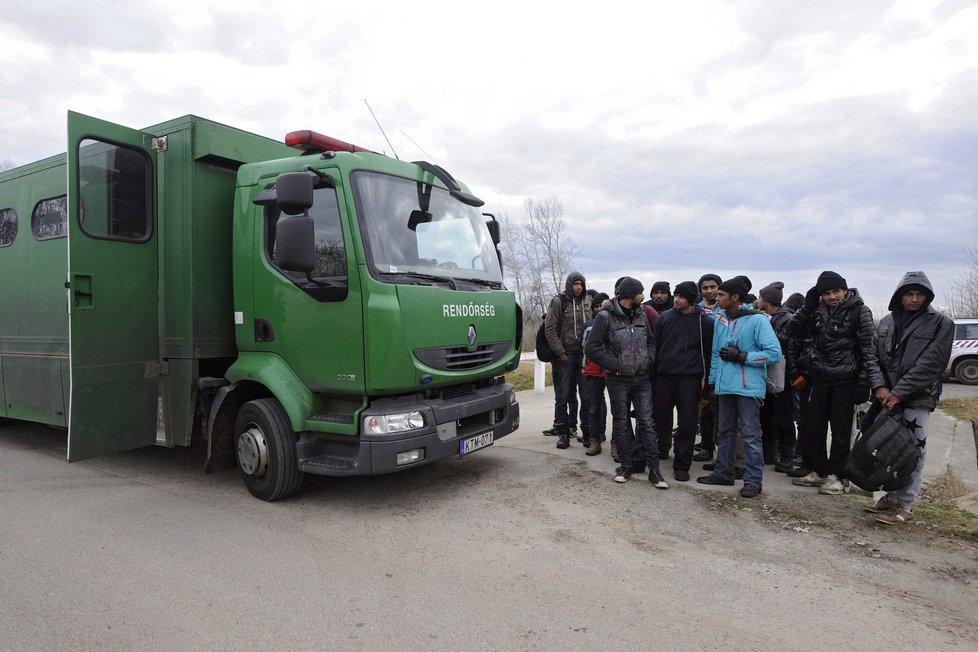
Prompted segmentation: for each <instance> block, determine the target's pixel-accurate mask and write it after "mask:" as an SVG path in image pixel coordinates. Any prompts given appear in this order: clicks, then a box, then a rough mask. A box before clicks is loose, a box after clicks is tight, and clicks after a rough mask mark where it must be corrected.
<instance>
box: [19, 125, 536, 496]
mask: <svg viewBox="0 0 978 652" xmlns="http://www.w3.org/2000/svg"><path fill="white" fill-rule="evenodd" d="M480 206H482V201H481V200H479V199H478V198H476V197H475V196H473V195H472V194H470V193H469V192H468V190H467V189H466V188H465V187H463V186H462V185H461V184H460V183H459V182H458V181H456V180H455V178H454V177H452V175H451V174H449V173H448V172H447V171H445V170H444V169H443V168H441V167H439V166H437V165H433V164H431V163H428V162H425V161H418V162H413V163H411V162H406V161H399V160H395V159H392V158H389V157H387V156H384V155H381V154H377V153H374V152H370V151H367V150H365V149H363V148H360V147H357V146H354V145H351V144H349V143H345V142H343V141H340V140H337V139H334V138H330V137H327V136H324V135H322V134H319V133H316V132H312V131H297V132H292V133H290V134H288V135H287V136H286V138H285V142H284V143H283V142H277V141H274V140H271V139H268V138H265V137H262V136H258V135H256V134H252V133H248V132H245V131H242V130H238V129H234V128H231V127H227V126H225V125H222V124H218V123H216V122H213V121H209V120H204V119H201V118H198V117H195V116H185V117H182V118H178V119H175V120H171V121H169V122H165V123H162V124H159V125H155V126H152V127H149V128H147V129H143V130H133V129H129V128H126V127H123V126H120V125H117V124H112V123H109V122H105V121H102V120H98V119H95V118H92V117H89V116H84V115H81V114H77V113H73V112H69V114H68V148H67V153H66V154H62V155H60V156H54V157H51V158H48V159H44V160H41V161H38V162H36V163H32V164H29V165H25V166H22V167H18V168H15V169H12V170H8V171H6V172H3V173H0V418H2V419H16V420H24V421H33V422H38V423H44V424H50V425H53V426H60V427H66V428H67V429H68V460H69V461H76V460H82V459H86V458H90V457H93V456H98V455H104V454H107V453H113V452H118V451H123V450H128V449H132V448H137V447H141V446H148V445H153V444H155V445H162V446H169V447H174V446H190V445H191V442H194V443H195V445H199V446H200V450H201V451H202V452H204V453H205V459H206V462H205V469H207V470H215V469H220V468H227V467H230V466H231V465H236V466H237V468H238V470H239V472H240V474H241V476H242V478H243V480H244V483H245V485H246V486H247V488H248V490H249V491H250V492H251V493H252V494H254V495H255V496H257V497H259V498H262V499H264V500H276V499H279V498H283V497H285V496H289V495H291V494H293V493H295V492H296V491H297V490H298V489H299V486H300V483H301V481H302V477H303V474H305V473H313V474H319V475H332V476H344V475H373V474H381V473H389V472H392V471H399V470H402V469H409V468H413V467H416V466H419V465H422V464H427V463H430V462H433V461H436V460H439V459H444V458H446V457H450V456H459V455H468V454H470V453H472V452H474V451H476V450H479V449H480V448H484V447H485V446H489V445H491V444H492V443H493V442H494V441H496V440H497V439H499V438H500V437H503V436H505V435H507V434H509V433H511V432H513V431H514V430H515V429H516V428H517V427H518V425H519V405H518V404H517V401H516V395H515V393H514V392H513V387H512V385H509V384H507V383H505V381H504V374H505V373H506V372H508V371H510V370H512V369H514V368H515V367H516V365H517V364H518V361H519V352H520V348H521V339H522V323H523V320H522V315H521V314H520V309H519V306H518V305H517V303H516V301H515V297H514V295H513V293H512V292H511V291H509V290H507V289H506V287H505V286H504V285H503V278H502V271H501V263H500V256H499V251H498V247H497V245H498V244H499V240H500V238H499V225H498V222H496V221H495V220H494V219H493V218H492V216H491V215H487V214H483V213H482V212H481V211H480V210H479V207H480Z"/></svg>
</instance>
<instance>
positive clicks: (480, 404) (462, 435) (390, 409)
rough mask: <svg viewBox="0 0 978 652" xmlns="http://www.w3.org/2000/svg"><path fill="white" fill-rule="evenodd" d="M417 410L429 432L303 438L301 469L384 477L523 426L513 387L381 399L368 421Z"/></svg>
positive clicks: (299, 447) (372, 407)
mask: <svg viewBox="0 0 978 652" xmlns="http://www.w3.org/2000/svg"><path fill="white" fill-rule="evenodd" d="M414 410H417V411H419V412H421V413H422V414H424V417H425V424H426V425H425V427H424V428H421V429H418V430H414V431H411V432H407V433H397V434H391V435H372V436H367V435H361V436H360V437H359V438H357V439H353V438H350V437H344V436H341V435H323V434H321V433H312V432H306V433H302V434H301V436H300V439H299V442H298V444H297V451H298V455H299V468H300V469H301V470H302V471H303V472H305V473H312V474H316V475H329V476H345V475H380V474H383V473H393V472H395V471H402V470H404V469H409V468H414V467H417V466H422V465H424V464H429V463H431V462H434V461H437V460H441V459H445V458H447V457H454V456H457V455H458V454H459V446H460V445H461V442H462V441H464V440H466V439H468V438H470V437H473V436H475V435H479V434H483V433H486V432H489V431H492V433H493V440H499V439H500V438H502V437H505V436H506V435H508V434H510V433H511V432H513V431H514V430H516V429H517V428H518V427H519V421H520V407H519V403H517V402H516V399H515V394H514V393H513V386H512V385H510V384H504V385H492V386H491V387H486V388H483V389H476V390H473V391H472V392H470V393H467V394H465V395H462V396H457V397H453V398H424V397H423V396H421V395H412V396H406V397H396V398H381V399H376V400H374V401H372V402H371V405H370V407H369V408H368V409H367V410H365V411H364V412H363V415H362V417H361V419H362V418H363V417H367V416H370V415H372V414H392V413H398V412H409V411H414ZM416 450H422V451H423V459H421V460H419V461H416V462H412V463H410V464H402V465H398V464H397V456H398V454H399V453H404V452H407V451H416Z"/></svg>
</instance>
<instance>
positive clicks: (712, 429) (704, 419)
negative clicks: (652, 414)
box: [693, 274, 723, 462]
mask: <svg viewBox="0 0 978 652" xmlns="http://www.w3.org/2000/svg"><path fill="white" fill-rule="evenodd" d="M722 282H723V279H721V278H720V277H719V276H717V275H716V274H704V275H703V276H701V277H700V280H699V282H698V283H697V284H696V288H697V290H699V294H700V298H701V300H700V302H699V303H698V304H696V305H697V306H698V307H699V308H702V309H703V314H704V315H712V314H713V311H714V310H715V309H716V308H717V292H718V291H719V290H720V283H722ZM705 399H706V401H705V403H704V404H703V406H702V407H701V408H700V451H699V452H698V453H696V454H695V455H693V460H694V461H696V462H709V461H710V460H712V459H713V449H714V447H715V444H716V435H717V421H716V400H715V398H714V397H712V396H707V397H705Z"/></svg>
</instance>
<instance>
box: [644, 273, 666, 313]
mask: <svg viewBox="0 0 978 652" xmlns="http://www.w3.org/2000/svg"><path fill="white" fill-rule="evenodd" d="M649 294H650V295H652V298H650V299H649V300H648V301H646V302H645V305H647V306H652V307H653V308H655V311H656V312H657V313H659V314H660V315H661V314H662V313H664V312H665V311H666V310H669V309H670V308H672V290H670V289H669V281H656V282H655V283H653V284H652V289H651V290H649Z"/></svg>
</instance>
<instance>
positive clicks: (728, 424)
mask: <svg viewBox="0 0 978 652" xmlns="http://www.w3.org/2000/svg"><path fill="white" fill-rule="evenodd" d="M750 288H751V282H750V279H748V278H747V277H746V276H735V277H733V278H732V279H730V280H727V281H724V282H723V283H721V284H720V288H719V291H718V292H717V300H718V303H719V309H717V310H714V313H713V314H714V318H715V319H716V324H715V325H714V331H713V360H712V364H711V366H710V385H711V386H712V387H713V392H714V393H715V394H716V397H717V406H718V408H719V409H718V411H717V420H718V422H719V424H720V425H719V432H718V436H717V444H718V447H717V462H716V466H715V467H714V470H713V472H712V473H710V475H707V476H701V477H699V478H697V479H696V481H697V482H699V483H702V484H713V485H727V486H733V484H734V458H735V456H736V447H737V434H738V426H739V429H740V435H741V437H742V438H743V441H744V486H743V487H742V488H741V490H740V495H741V496H743V497H744V498H755V497H757V496H758V495H760V493H761V490H762V486H763V478H764V453H763V449H762V444H761V428H760V421H759V411H760V404H761V402H762V401H763V399H764V394H765V391H766V390H767V369H766V367H767V366H768V365H769V364H773V363H775V362H777V361H778V360H780V359H781V346H780V345H779V344H778V338H777V337H776V336H775V335H774V331H773V330H772V329H771V323H770V320H769V319H768V318H767V316H766V315H764V314H763V313H761V312H759V311H757V310H753V309H748V308H745V307H744V306H742V305H741V304H742V301H741V298H742V297H745V296H747V293H748V292H749V291H750Z"/></svg>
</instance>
